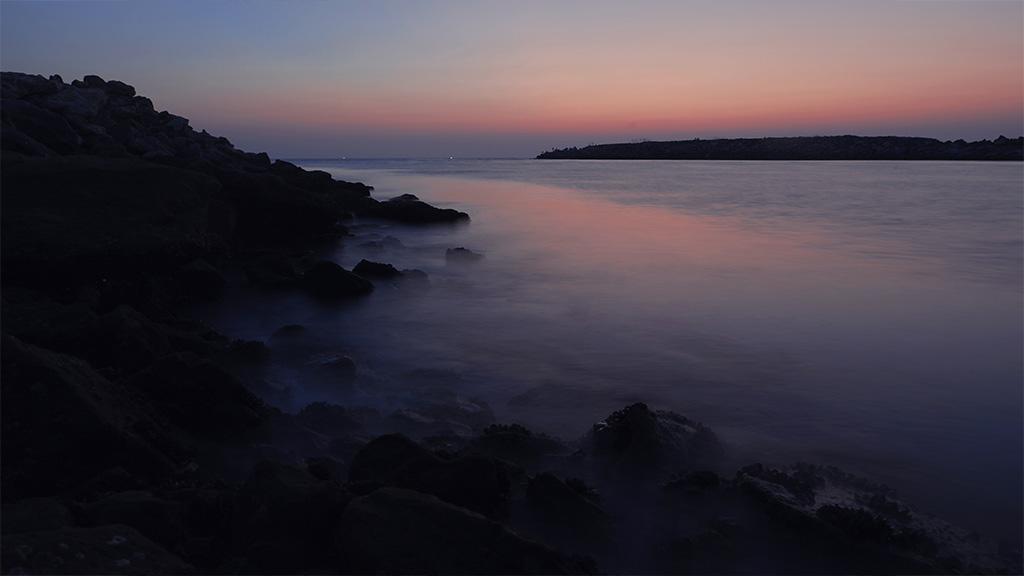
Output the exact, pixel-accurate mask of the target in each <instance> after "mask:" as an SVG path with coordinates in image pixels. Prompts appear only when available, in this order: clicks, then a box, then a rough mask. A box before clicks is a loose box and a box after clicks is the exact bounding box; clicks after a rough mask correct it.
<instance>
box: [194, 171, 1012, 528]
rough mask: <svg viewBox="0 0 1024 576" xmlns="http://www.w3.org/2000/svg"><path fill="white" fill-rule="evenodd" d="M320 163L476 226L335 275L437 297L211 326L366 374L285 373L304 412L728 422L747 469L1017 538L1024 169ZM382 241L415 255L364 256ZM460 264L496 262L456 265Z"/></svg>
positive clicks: (422, 235) (352, 245) (394, 294)
mask: <svg viewBox="0 0 1024 576" xmlns="http://www.w3.org/2000/svg"><path fill="white" fill-rule="evenodd" d="M300 164H302V165H303V166H304V167H306V168H316V169H322V170H327V171H329V172H331V174H332V175H334V176H335V177H336V178H341V179H346V180H357V181H363V182H366V183H368V184H371V185H373V186H375V187H376V191H375V192H374V195H375V197H377V198H387V197H391V196H394V195H398V194H402V193H413V194H416V195H417V196H419V197H420V198H422V199H424V200H426V201H428V202H431V203H434V204H436V205H440V206H451V207H456V208H459V209H461V210H465V211H467V212H469V213H470V214H471V215H472V218H473V221H472V223H471V224H469V225H467V226H460V227H454V228H452V227H437V228H426V229H422V228H421V229H416V228H409V227H403V226H394V225H379V224H373V223H357V225H356V226H355V227H354V232H355V233H356V234H357V236H358V237H357V238H354V239H351V240H350V241H348V242H346V243H345V245H344V246H343V247H341V248H338V249H336V250H335V251H333V252H332V253H330V254H329V256H330V257H332V258H334V259H335V260H336V261H338V262H339V263H341V264H342V265H343V266H346V267H351V266H352V265H354V264H355V263H356V262H358V261H359V260H360V259H361V258H364V257H365V258H368V259H371V260H377V261H384V262H390V263H392V264H395V265H396V266H397V267H399V268H420V269H423V270H425V271H426V272H427V273H428V274H430V278H431V285H430V287H429V289H412V288H410V287H400V288H390V287H387V286H385V287H379V288H378V290H376V291H375V293H374V294H373V295H372V296H371V297H369V298H367V299H365V300H363V301H361V302H358V303H354V304H351V305H346V306H344V307H340V308H339V307H323V306H319V305H317V304H315V303H313V302H311V301H309V300H308V299H306V298H305V297H304V296H302V295H299V294H290V295H286V294H281V295H275V296H273V297H267V296H266V294H263V293H259V294H256V293H252V294H248V293H242V294H240V295H239V296H238V298H236V299H235V300H234V301H233V302H232V303H230V304H229V305H227V306H224V307H222V309H221V310H219V311H218V312H217V315H216V316H214V317H212V318H211V319H212V320H213V321H214V322H215V323H217V324H219V326H220V327H221V328H222V329H223V330H225V331H226V332H228V333H231V334H233V335H235V336H238V337H247V338H260V339H266V338H267V337H268V336H269V335H270V334H271V333H272V332H273V330H274V329H276V328H278V327H280V326H281V325H283V324H290V323H301V324H305V325H306V326H307V327H309V329H310V331H311V332H313V333H314V334H316V335H317V337H319V338H322V339H324V340H325V341H329V342H332V343H336V345H337V347H338V348H339V349H340V350H344V351H345V352H346V353H349V354H350V355H351V356H352V357H353V358H355V359H356V361H357V363H358V365H359V377H358V379H357V381H356V383H355V385H354V386H344V387H339V388H337V389H335V388H332V387H331V386H330V385H317V386H309V385H308V383H304V382H299V381H297V379H295V378H292V377H290V376H289V374H288V372H287V370H282V371H281V372H280V373H279V374H278V375H277V378H278V379H279V380H280V381H281V383H282V386H284V387H290V388H289V391H290V395H289V396H283V397H282V399H281V400H280V401H281V402H282V403H283V404H284V405H285V406H286V407H287V408H290V409H295V408H297V407H300V406H301V405H303V404H304V403H306V402H308V401H310V400H314V399H332V400H336V401H340V402H362V403H369V404H377V405H393V406H398V405H401V404H402V402H403V401H404V399H405V398H409V397H413V396H416V395H417V394H421V393H424V392H423V390H425V389H434V388H438V387H440V388H444V389H450V390H454V391H456V392H458V393H459V394H460V395H463V396H466V397H477V398H481V399H483V400H485V401H486V402H487V403H489V404H490V405H491V407H492V408H493V409H494V411H495V413H496V414H497V416H498V419H499V420H500V421H517V422H521V423H523V424H525V425H527V426H530V427H533V428H536V429H541V430H544V431H547V432H550V433H554V434H557V435H560V436H563V437H566V438H575V437H577V436H579V435H580V434H582V433H583V432H584V431H585V430H586V429H588V427H589V426H590V424H592V423H593V422H594V421H595V420H596V419H599V418H600V417H603V416H604V415H606V414H607V413H608V412H610V411H612V410H615V409H617V408H620V407H622V406H623V405H625V404H626V403H629V402H633V401H638V400H642V401H645V402H647V403H648V404H650V405H651V406H653V407H657V408H664V409H672V410H676V411H678V412H681V413H683V414H685V415H687V416H689V417H691V418H694V419H697V420H701V421H703V422H704V423H706V424H708V425H709V426H711V427H712V428H713V429H715V430H716V431H717V432H718V433H719V435H720V436H722V438H723V439H724V440H725V441H726V442H727V443H728V444H729V445H730V446H731V448H732V452H733V453H734V455H735V456H736V460H737V461H738V462H749V461H753V460H761V461H766V462H779V463H782V462H788V461H792V460H800V459H802V460H809V461H813V462H817V463H824V464H834V465H837V466H840V467H843V468H845V469H848V470H850V471H852V472H855V473H859V474H862V475H864V476H867V477H870V478H872V479H874V480H876V481H880V482H885V483H888V484H890V485H892V486H894V487H895V488H896V489H897V490H899V491H900V492H901V493H902V494H904V495H906V496H907V497H908V499H909V500H910V501H911V502H913V503H917V504H918V505H919V506H920V507H921V508H924V509H925V510H927V511H931V512H934V513H936V514H939V515H942V516H944V517H946V518H948V519H950V520H953V521H956V522H958V523H960V524H963V525H966V526H967V527H970V528H976V529H980V530H981V531H983V532H984V533H987V534H991V535H994V536H997V537H1003V538H1009V539H1016V540H1018V541H1019V538H1020V530H1021V528H1020V527H1021V482H1022V474H1021V469H1022V461H1021V458H1022V457H1021V455H1022V450H1024V447H1022V378H1024V374H1022V350H1024V336H1022V317H1024V309H1022V270H1024V267H1022V258H1024V257H1022V240H1024V192H1022V182H1024V173H1022V166H1021V165H1020V164H1009V163H1007V164H993V163H988V164H986V163H942V162H891V163H890V162H871V163H861V162H657V161H653V162H651V161H608V162H599V161H533V160H473V161H468V160H467V161H443V160H437V161H337V162H328V161H302V162H300ZM386 235H392V236H395V237H397V238H399V239H400V240H401V242H402V243H403V244H404V247H403V248H386V249H384V250H383V251H374V250H369V249H363V248H360V247H359V246H358V245H359V244H360V243H361V242H364V241H366V240H371V239H375V238H377V239H379V238H382V237H384V236H386ZM453 246H466V247H468V248H470V249H472V250H475V251H478V252H481V253H483V254H485V257H484V258H483V259H482V260H481V261H479V262H477V263H474V264H469V265H461V266H456V265H446V263H445V258H444V251H445V249H446V248H448V247H453ZM254 302H258V305H259V306H260V307H261V309H262V310H263V312H262V313H261V314H258V315H253V314H251V309H250V312H247V313H246V312H244V311H245V310H246V307H247V306H249V305H251V304H253V303H254ZM415 371H418V372H415Z"/></svg>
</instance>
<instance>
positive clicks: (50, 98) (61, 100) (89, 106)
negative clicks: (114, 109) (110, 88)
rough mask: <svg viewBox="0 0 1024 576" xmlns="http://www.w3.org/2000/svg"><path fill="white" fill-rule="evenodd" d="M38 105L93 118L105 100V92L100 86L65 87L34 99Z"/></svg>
mask: <svg viewBox="0 0 1024 576" xmlns="http://www.w3.org/2000/svg"><path fill="white" fill-rule="evenodd" d="M36 101H37V102H38V103H39V105H40V106H42V107H43V108H46V109H48V110H53V111H54V112H59V113H60V114H63V115H65V116H69V117H75V118H77V119H80V120H91V119H93V118H95V117H96V116H97V115H98V114H99V112H100V109H101V108H102V107H103V105H104V104H106V102H107V93H106V92H104V91H103V90H102V89H100V88H80V87H74V88H73V87H70V86H68V87H65V88H64V89H62V90H60V91H58V92H55V93H53V94H49V95H47V96H45V97H42V98H39V99H37V100H36Z"/></svg>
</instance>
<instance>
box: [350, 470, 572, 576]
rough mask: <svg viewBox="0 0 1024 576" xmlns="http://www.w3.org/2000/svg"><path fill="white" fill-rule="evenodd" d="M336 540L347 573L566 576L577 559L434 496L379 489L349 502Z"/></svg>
mask: <svg viewBox="0 0 1024 576" xmlns="http://www.w3.org/2000/svg"><path fill="white" fill-rule="evenodd" d="M334 541H335V543H336V546H337V547H338V550H339V551H340V552H341V554H342V558H344V563H343V568H342V571H343V572H344V573H347V574H382V573H389V574H409V573H417V574H422V573H430V574H566V573H578V572H582V571H583V570H584V566H582V565H581V564H580V563H579V562H573V561H571V560H568V559H566V558H564V557H562V556H561V555H560V554H558V553H557V552H556V551H554V550H552V549H550V548H546V547H544V546H542V545H540V544H537V543H535V542H531V541H529V540H526V539H523V538H521V537H519V536H518V535H516V534H515V533H514V532H512V531H510V530H508V529H507V528H505V527H503V526H502V525H501V524H498V523H497V522H494V521H493V520H489V519H487V518H486V517H484V516H481V515H479V514H476V513H474V512H471V511H469V510H466V509H464V508H459V507H458V506H454V505H452V504H449V503H446V502H442V501H441V500H438V499H437V498H435V497H433V496H429V495H426V494H422V493H419V492H415V491H412V490H403V489H399V488H381V489H379V490H375V491H373V492H371V493H370V494H367V495H365V496H362V497H359V498H355V499H354V500H352V502H350V503H349V505H348V507H347V508H346V509H345V512H344V514H342V516H341V521H340V523H339V526H338V528H337V531H336V533H335V538H334Z"/></svg>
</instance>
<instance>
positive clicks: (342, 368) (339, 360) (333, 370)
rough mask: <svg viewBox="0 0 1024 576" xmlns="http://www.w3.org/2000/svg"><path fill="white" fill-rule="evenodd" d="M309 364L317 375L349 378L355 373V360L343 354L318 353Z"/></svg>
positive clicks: (341, 378) (337, 378) (340, 378)
mask: <svg viewBox="0 0 1024 576" xmlns="http://www.w3.org/2000/svg"><path fill="white" fill-rule="evenodd" d="M311 364H312V367H313V368H314V370H315V371H316V373H317V374H318V375H320V376H324V377H327V378H331V379H335V380H351V379H352V378H354V377H355V375H356V363H355V361H354V360H352V358H349V357H348V356H345V355H344V354H323V355H318V356H315V357H314V358H313V360H312V362H311Z"/></svg>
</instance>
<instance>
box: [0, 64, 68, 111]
mask: <svg viewBox="0 0 1024 576" xmlns="http://www.w3.org/2000/svg"><path fill="white" fill-rule="evenodd" d="M0 79H2V80H0V82H2V87H0V90H2V92H3V97H4V100H5V101H4V106H6V105H7V102H6V101H7V100H14V99H21V98H29V97H32V96H45V95H47V94H53V93H55V92H57V91H58V90H60V89H61V88H62V87H63V86H64V82H63V80H61V79H60V76H51V77H50V78H49V79H47V78H45V77H43V76H40V75H39V74H20V73H17V72H4V73H3V75H2V76H0Z"/></svg>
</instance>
